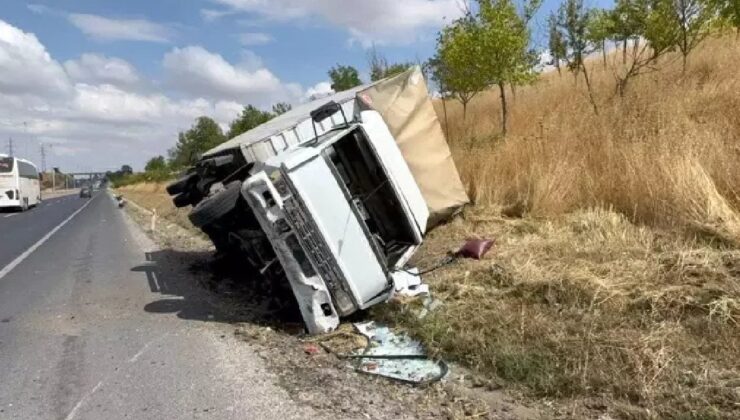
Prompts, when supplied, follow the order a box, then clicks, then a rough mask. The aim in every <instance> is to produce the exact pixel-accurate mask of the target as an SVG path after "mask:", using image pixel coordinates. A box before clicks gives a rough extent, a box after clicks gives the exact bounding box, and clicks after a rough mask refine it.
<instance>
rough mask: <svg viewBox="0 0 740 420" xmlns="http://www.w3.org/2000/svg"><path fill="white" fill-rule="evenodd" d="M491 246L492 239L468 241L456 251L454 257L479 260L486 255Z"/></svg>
mask: <svg viewBox="0 0 740 420" xmlns="http://www.w3.org/2000/svg"><path fill="white" fill-rule="evenodd" d="M492 246H493V239H468V240H467V241H465V243H464V244H463V246H461V247H460V249H459V250H457V253H456V254H455V255H457V256H460V257H464V258H473V259H476V260H479V259H481V258H483V257H484V256H485V255H486V253H487V252H488V251H489V250H490V249H491V247H492Z"/></svg>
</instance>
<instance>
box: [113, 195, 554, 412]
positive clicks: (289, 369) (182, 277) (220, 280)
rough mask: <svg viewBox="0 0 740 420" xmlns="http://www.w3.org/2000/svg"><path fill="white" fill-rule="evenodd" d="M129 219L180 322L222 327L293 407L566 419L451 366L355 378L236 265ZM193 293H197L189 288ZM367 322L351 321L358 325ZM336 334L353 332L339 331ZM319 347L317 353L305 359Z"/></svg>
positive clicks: (142, 218)
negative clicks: (172, 294) (421, 382)
mask: <svg viewBox="0 0 740 420" xmlns="http://www.w3.org/2000/svg"><path fill="white" fill-rule="evenodd" d="M126 211H127V213H128V214H129V215H130V216H131V217H132V218H133V220H134V221H136V222H137V224H139V225H140V226H141V227H142V229H143V230H145V231H146V232H147V234H149V235H150V236H151V237H152V238H153V239H154V240H155V242H156V243H157V244H158V245H159V246H160V251H159V252H158V253H156V255H154V256H153V259H154V260H155V261H156V263H157V265H158V267H159V269H160V270H161V271H163V273H161V274H160V277H165V278H167V279H171V280H170V281H174V282H180V283H182V287H175V290H182V291H183V292H182V294H183V297H184V298H185V302H186V305H185V306H184V307H181V308H179V310H180V313H179V314H178V315H179V316H182V317H188V316H190V315H191V314H192V313H193V312H199V311H203V310H205V309H204V307H206V308H207V310H209V311H211V312H212V313H214V321H217V322H223V323H227V324H229V325H230V326H232V327H233V333H234V334H235V335H236V336H238V337H239V338H241V339H242V340H243V341H244V343H245V345H248V346H252V348H253V349H254V350H255V351H256V352H257V353H258V354H259V355H260V356H261V357H263V358H264V360H265V364H266V365H267V366H268V367H269V368H270V370H272V371H274V372H275V373H276V374H277V375H278V376H279V377H280V378H281V379H280V383H281V385H282V386H283V387H284V388H285V389H287V390H288V391H289V393H290V395H292V396H293V398H294V399H295V400H296V401H299V402H300V403H303V404H306V405H309V406H311V407H312V408H314V409H316V410H319V411H321V412H323V413H326V415H327V416H330V418H372V419H391V418H392V419H415V418H418V419H439V418H447V419H466V418H481V419H538V418H558V417H560V418H566V417H567V415H566V414H564V413H558V412H557V410H555V409H553V408H551V407H547V405H539V406H538V407H530V406H528V405H526V404H524V403H522V400H521V398H518V397H517V396H516V395H513V394H509V393H508V391H507V392H504V391H503V390H502V389H500V386H499V385H498V384H496V383H494V382H492V381H490V380H487V379H484V378H482V377H477V376H476V375H474V374H472V373H471V372H469V371H467V370H465V369H463V368H461V367H458V366H454V365H453V366H452V367H451V370H450V374H449V375H448V376H447V377H446V378H445V379H444V380H443V381H441V382H438V383H435V384H432V385H430V386H427V387H423V388H420V387H414V386H411V385H407V384H401V383H397V382H393V381H390V380H387V379H385V378H380V377H373V376H370V375H366V374H360V373H357V372H356V371H354V369H352V368H351V367H350V365H349V363H348V362H347V361H346V360H342V359H339V358H337V357H336V356H335V355H334V354H332V353H329V352H327V351H326V350H324V349H323V348H322V347H318V346H316V342H315V341H314V340H315V338H313V337H308V336H306V335H305V334H304V332H303V326H302V324H301V322H300V315H299V314H298V313H297V311H296V309H295V308H294V307H293V306H292V304H291V303H290V302H287V303H286V301H285V299H282V300H281V298H279V297H278V298H275V297H274V296H275V295H279V294H276V293H274V291H273V290H269V288H265V287H264V285H260V284H255V283H254V282H251V281H249V280H246V279H244V278H241V276H240V275H241V274H243V272H240V270H239V268H238V264H233V263H230V262H228V261H217V260H215V259H214V253H213V248H212V246H211V244H210V243H209V242H208V241H207V240H205V239H203V238H202V237H201V236H199V235H197V234H194V233H193V232H191V231H189V230H187V229H185V228H183V227H181V226H179V225H177V224H174V223H172V222H170V221H168V220H167V219H164V220H160V221H159V223H157V227H156V230H155V231H154V232H152V231H151V213H149V212H145V211H143V209H142V208H141V207H139V206H135V205H127V206H126ZM193 286H195V287H193ZM189 312H190V313H189ZM363 317H367V315H366V314H363V315H360V316H359V317H357V319H353V321H357V320H364V319H367V318H363ZM342 328H349V329H351V326H349V325H344V326H343V327H342ZM311 347H318V349H319V352H318V353H315V354H311V353H312V352H310V351H307V350H309V349H310V348H311Z"/></svg>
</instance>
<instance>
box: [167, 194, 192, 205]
mask: <svg viewBox="0 0 740 420" xmlns="http://www.w3.org/2000/svg"><path fill="white" fill-rule="evenodd" d="M172 203H173V204H174V205H175V207H177V208H181V207H187V206H189V205H191V204H192V203H193V200H192V199H191V197H190V193H189V192H184V193H181V194H178V195H176V196H175V198H173V199H172Z"/></svg>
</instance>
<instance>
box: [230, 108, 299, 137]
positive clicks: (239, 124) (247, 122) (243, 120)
mask: <svg viewBox="0 0 740 420" xmlns="http://www.w3.org/2000/svg"><path fill="white" fill-rule="evenodd" d="M286 105H287V104H276V105H275V106H280V107H283V106H286ZM287 106H288V107H290V105H287ZM281 109H282V108H281ZM274 117H275V116H274V115H273V114H271V113H269V112H267V111H262V110H260V109H258V108H257V107H255V106H253V105H247V106H245V107H244V109H242V113H241V114H240V115H239V116H238V117H237V118H236V119H235V120H234V121H232V122H231V124H229V132H228V134H227V137H228V138H230V139H232V138H234V137H236V136H238V135H239V134H242V133H246V132H247V131H249V130H251V129H253V128H254V127H257V126H258V125H260V124H264V123H266V122H267V121H270V120H271V119H273V118H274Z"/></svg>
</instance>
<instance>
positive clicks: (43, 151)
mask: <svg viewBox="0 0 740 420" xmlns="http://www.w3.org/2000/svg"><path fill="white" fill-rule="evenodd" d="M40 146H41V172H43V173H46V148H45V147H44V143H41V145H40Z"/></svg>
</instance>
